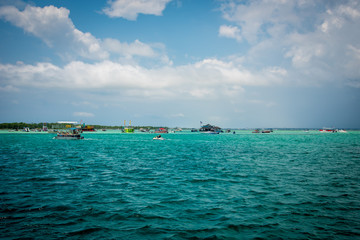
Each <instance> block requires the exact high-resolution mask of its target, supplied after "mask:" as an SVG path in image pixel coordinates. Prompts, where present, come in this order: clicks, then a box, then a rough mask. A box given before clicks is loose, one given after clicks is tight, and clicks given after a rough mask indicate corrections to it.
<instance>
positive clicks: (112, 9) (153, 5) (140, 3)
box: [103, 0, 171, 20]
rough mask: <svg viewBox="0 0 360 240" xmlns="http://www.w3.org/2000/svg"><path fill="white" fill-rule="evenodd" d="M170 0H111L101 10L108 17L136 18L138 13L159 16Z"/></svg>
mask: <svg viewBox="0 0 360 240" xmlns="http://www.w3.org/2000/svg"><path fill="white" fill-rule="evenodd" d="M170 1H171V0H113V1H109V5H110V6H109V7H107V8H105V9H103V12H104V13H105V14H106V15H108V16H109V17H121V18H125V19H127V20H136V18H137V16H138V14H140V13H142V14H152V15H156V16H160V15H161V14H162V11H164V9H165V7H166V4H167V3H168V2H170Z"/></svg>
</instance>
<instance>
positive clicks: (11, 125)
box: [0, 122, 166, 130]
mask: <svg viewBox="0 0 360 240" xmlns="http://www.w3.org/2000/svg"><path fill="white" fill-rule="evenodd" d="M43 125H44V123H24V122H14V123H0V129H14V130H16V129H24V128H27V127H28V128H30V129H42V128H43ZM66 125H67V124H60V123H46V127H47V128H48V129H61V128H66ZM78 125H80V124H76V126H78ZM91 126H93V127H94V128H95V129H124V128H125V127H124V126H105V125H91ZM131 128H134V129H140V128H144V129H153V128H157V127H152V126H131ZM164 128H166V127H164Z"/></svg>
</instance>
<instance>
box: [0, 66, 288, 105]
mask: <svg viewBox="0 0 360 240" xmlns="http://www.w3.org/2000/svg"><path fill="white" fill-rule="evenodd" d="M284 75H286V71H285V70H284V69H281V68H279V67H273V68H266V69H263V70H262V71H260V72H256V73H253V72H250V71H248V70H246V69H245V68H243V67H242V66H241V65H238V64H237V63H235V62H232V61H221V60H218V59H205V60H203V61H199V62H197V63H195V64H190V65H183V66H177V67H171V66H163V67H159V68H144V67H140V66H137V65H135V66H134V65H124V64H120V63H115V62H112V61H102V62H98V63H93V64H90V63H84V62H80V61H74V62H71V63H69V64H67V65H65V66H64V67H62V68H60V67H57V66H55V65H53V64H50V63H37V64H35V65H25V64H17V65H12V64H2V65H0V82H1V84H2V85H3V86H4V87H5V86H8V85H11V86H13V87H14V88H29V87H30V88H31V87H35V88H46V89H68V90H75V91H84V90H85V91H86V90H92V89H96V91H98V92H111V91H112V92H119V91H120V92H121V93H122V95H124V96H125V95H126V96H129V97H139V96H141V97H151V98H160V99H178V98H189V99H191V98H195V99H201V98H213V99H215V98H217V97H219V96H231V95H232V96H233V95H239V94H241V93H242V91H243V87H244V86H266V85H270V84H280V83H281V82H282V80H283V77H284ZM0 87H1V86H0Z"/></svg>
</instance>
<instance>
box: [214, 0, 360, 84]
mask: <svg viewBox="0 0 360 240" xmlns="http://www.w3.org/2000/svg"><path fill="white" fill-rule="evenodd" d="M221 9H222V13H223V17H224V18H225V19H226V20H228V21H229V22H231V23H232V24H233V25H235V26H231V27H229V25H223V26H221V27H220V31H219V35H220V36H223V37H230V38H234V39H237V40H238V39H240V38H241V39H242V42H241V43H240V42H239V44H242V43H243V42H244V41H246V42H247V44H249V45H250V49H249V50H248V52H247V53H246V54H245V55H244V58H245V60H244V62H247V63H251V64H253V66H254V64H255V65H259V64H262V67H263V68H266V65H267V64H269V63H270V64H271V65H283V64H286V65H288V66H287V67H286V69H287V76H288V79H291V81H294V80H295V81H297V82H301V83H302V84H316V83H321V82H329V81H330V82H335V81H336V82H338V83H340V84H342V82H345V84H347V85H352V86H356V85H358V84H354V82H357V81H360V80H356V79H360V72H359V68H358V67H356V66H359V65H360V60H359V57H358V56H359V54H358V49H360V44H359V40H358V39H360V31H358V26H359V25H360V2H359V1H355V0H347V1H339V2H333V1H331V2H329V1H317V2H314V1H309V0H303V1H277V0H259V1H250V2H247V3H245V2H234V1H224V2H223V4H222V8H221ZM240 29H241V31H240ZM267 59H268V60H267ZM266 60H267V61H266ZM276 63H278V64H276ZM339 63H341V64H339Z"/></svg>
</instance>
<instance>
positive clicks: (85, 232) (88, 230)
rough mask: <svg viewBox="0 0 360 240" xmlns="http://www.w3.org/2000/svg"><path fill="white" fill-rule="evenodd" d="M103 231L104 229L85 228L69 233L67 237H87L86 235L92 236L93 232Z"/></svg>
mask: <svg viewBox="0 0 360 240" xmlns="http://www.w3.org/2000/svg"><path fill="white" fill-rule="evenodd" d="M104 230H106V228H100V227H93V228H85V229H81V230H77V231H73V232H70V233H68V234H67V235H68V236H69V237H74V236H77V235H80V236H83V235H88V234H92V233H94V232H99V231H104Z"/></svg>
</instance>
